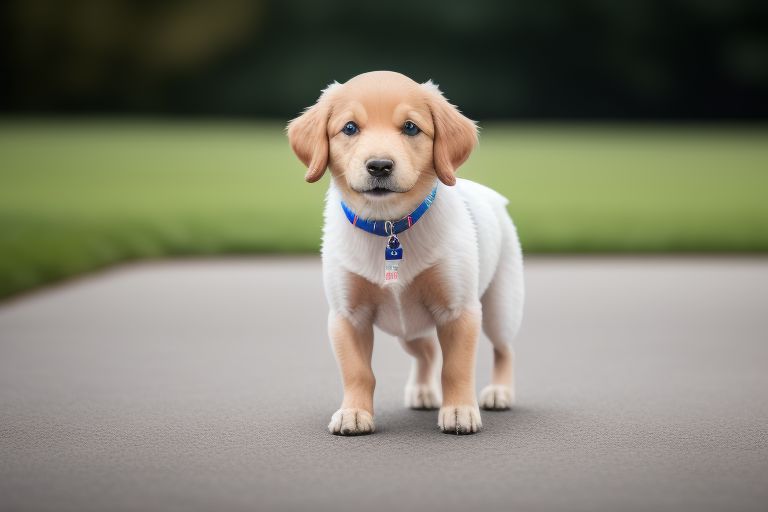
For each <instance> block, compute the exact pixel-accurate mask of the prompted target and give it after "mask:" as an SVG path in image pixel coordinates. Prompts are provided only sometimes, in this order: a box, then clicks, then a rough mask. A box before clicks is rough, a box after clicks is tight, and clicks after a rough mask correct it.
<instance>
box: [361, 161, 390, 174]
mask: <svg viewBox="0 0 768 512" xmlns="http://www.w3.org/2000/svg"><path fill="white" fill-rule="evenodd" d="M393 167H395V162H393V161H392V160H386V159H382V160H373V159H371V160H368V161H367V162H365V168H366V169H368V174H370V175H371V176H373V177H374V178H383V177H384V176H389V175H390V174H392V168H393Z"/></svg>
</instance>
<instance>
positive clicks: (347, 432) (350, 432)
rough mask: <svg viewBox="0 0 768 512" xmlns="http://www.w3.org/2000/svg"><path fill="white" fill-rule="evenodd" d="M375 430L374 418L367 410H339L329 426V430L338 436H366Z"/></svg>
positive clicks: (332, 417)
mask: <svg viewBox="0 0 768 512" xmlns="http://www.w3.org/2000/svg"><path fill="white" fill-rule="evenodd" d="M374 429H375V426H374V424H373V416H371V413H369V412H368V411H366V410H365V409H339V410H338V411H336V412H335V413H334V414H333V416H331V422H330V423H329V424H328V430H330V431H331V434H335V435H337V436H364V435H366V434H372V433H373V431H374Z"/></svg>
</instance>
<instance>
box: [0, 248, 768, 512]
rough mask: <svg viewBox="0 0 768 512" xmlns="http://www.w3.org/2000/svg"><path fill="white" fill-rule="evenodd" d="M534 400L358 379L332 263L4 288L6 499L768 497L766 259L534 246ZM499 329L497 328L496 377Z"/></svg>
mask: <svg viewBox="0 0 768 512" xmlns="http://www.w3.org/2000/svg"><path fill="white" fill-rule="evenodd" d="M526 276H527V281H528V302H527V310H526V319H525V323H524V327H523V331H522V333H521V336H520V337H519V340H518V343H517V346H516V351H517V356H518V365H517V366H518V398H519V405H518V407H517V408H516V409H514V410H513V411H512V412H500V413H489V412H485V413H484V415H483V421H484V424H485V429H484V431H483V432H481V433H480V434H478V435H475V436H464V437H455V436H450V435H444V434H441V433H439V432H438V430H437V427H436V413H435V412H421V411H408V410H405V409H403V408H402V407H401V394H402V390H403V384H404V382H405V379H406V376H407V372H408V364H409V360H408V358H407V356H406V355H405V354H404V353H403V352H402V351H401V349H400V348H399V346H397V343H396V342H395V341H394V340H393V339H391V338H388V337H386V336H383V335H380V334H379V335H378V337H377V344H376V349H375V354H374V367H375V371H376V374H377V378H378V386H377V392H376V413H377V417H376V425H377V433H376V434H375V435H373V436H368V437H358V438H342V437H335V436H332V435H330V434H329V433H328V432H327V431H326V424H327V422H328V420H329V417H330V415H331V413H332V412H333V411H334V410H335V409H336V407H337V405H338V403H339V398H340V385H339V377H338V374H337V371H336V367H335V362H334V360H333V357H332V355H331V351H330V348H329V346H328V342H327V341H326V335H325V320H326V313H327V309H326V306H325V302H324V298H323V293H322V288H321V276H320V266H319V262H318V261H317V260H316V259H314V258H307V259H282V260H281V259H252V260H218V261H183V262H169V263H149V264H138V265H131V266H126V267H122V268H119V269H116V270H112V271H107V272H104V273H100V274H97V275H93V276H91V277H87V278H84V279H81V280H77V281H73V282H70V283H67V284H65V285H61V286H56V287H53V288H51V289H49V290H46V291H42V292H38V293H33V294H30V295H27V296H25V297H21V298H18V299H16V300H13V301H10V302H6V303H4V304H2V305H0V509H1V510H56V511H65V510H73V511H89V510H110V511H121V510H132V511H133V510H135V511H147V510H171V511H172V510H179V511H196V510H216V511H228V510H243V511H245V510H249V511H250V510H258V511H261V510H312V511H324V510H332V511H335V512H340V511H341V512H343V511H347V510H355V511H359V510H364V511H378V510H387V511H397V512H400V511H410V510H419V511H431V510H435V511H442V512H448V511H453V510H461V511H465V512H466V511H474V510H499V511H502V510H503V511H507V510H524V511H528V510H530V511H537V510H542V511H545V510H546V511H548V510H554V511H559V510H562V511H580V510H583V511H598V510H611V511H616V510H621V511H632V510H638V511H640V510H670V511H672V510H674V511H683V510H695V511H697V512H703V511H709V510H728V511H740V510H744V511H746V510H755V511H757V510H761V511H762V510H766V506H768V505H767V504H768V427H767V425H768V314H767V313H768V259H748V258H698V259H696V258H650V259H640V258H613V259H611V258H530V259H529V260H528V262H527V269H526ZM489 366H490V354H489V346H488V344H487V342H483V343H482V344H481V349H480V355H479V380H478V386H481V385H483V384H485V383H486V381H487V377H488V373H489V372H488V370H489Z"/></svg>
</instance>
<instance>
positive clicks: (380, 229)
mask: <svg viewBox="0 0 768 512" xmlns="http://www.w3.org/2000/svg"><path fill="white" fill-rule="evenodd" d="M435 194H437V185H435V188H433V189H432V192H430V193H429V195H428V196H427V197H426V199H424V201H422V202H421V204H420V205H419V206H418V208H416V209H415V210H413V212H411V214H410V215H406V216H405V217H403V218H402V219H400V220H397V221H394V222H392V221H384V220H365V219H361V218H359V217H358V216H357V214H356V213H355V212H353V211H352V210H351V209H350V207H349V206H347V205H346V203H345V202H344V201H342V202H341V208H342V209H343V210H344V213H345V214H346V216H347V219H349V222H351V223H352V225H353V226H355V227H357V228H360V229H362V230H363V231H367V232H369V233H373V234H374V235H379V236H389V235H391V234H393V233H394V234H395V235H397V234H400V233H402V232H403V231H405V230H406V229H408V228H410V227H411V226H413V225H414V224H416V221H418V220H419V219H420V218H421V216H422V215H424V212H426V211H427V210H428V209H429V207H430V206H432V201H434V200H435Z"/></svg>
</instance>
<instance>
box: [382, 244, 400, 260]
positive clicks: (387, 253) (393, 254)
mask: <svg viewBox="0 0 768 512" xmlns="http://www.w3.org/2000/svg"><path fill="white" fill-rule="evenodd" d="M384 259H385V260H401V259H403V248H402V247H398V248H397V249H390V248H389V247H387V248H386V249H385V250H384Z"/></svg>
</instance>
